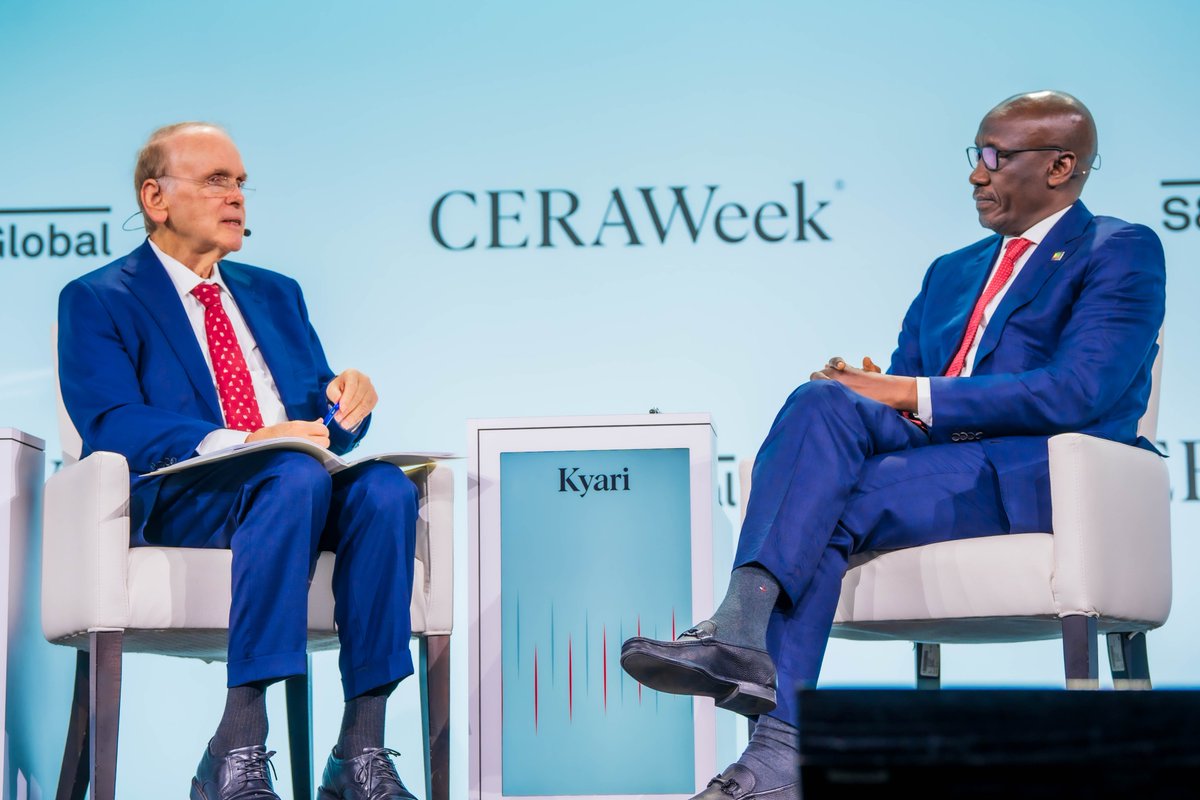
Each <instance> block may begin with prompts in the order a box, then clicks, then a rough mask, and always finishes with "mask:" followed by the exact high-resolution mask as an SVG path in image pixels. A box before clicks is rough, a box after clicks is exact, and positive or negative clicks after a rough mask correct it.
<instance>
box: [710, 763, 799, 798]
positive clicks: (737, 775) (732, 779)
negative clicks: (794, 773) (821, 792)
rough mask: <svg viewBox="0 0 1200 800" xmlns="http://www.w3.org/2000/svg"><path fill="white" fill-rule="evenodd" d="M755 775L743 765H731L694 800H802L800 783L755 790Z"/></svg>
mask: <svg viewBox="0 0 1200 800" xmlns="http://www.w3.org/2000/svg"><path fill="white" fill-rule="evenodd" d="M756 783H757V780H756V779H755V777H754V773H753V772H751V771H750V770H748V769H746V768H745V767H743V766H742V765H741V764H731V765H730V766H729V767H728V768H727V769H726V770H725V771H724V772H722V773H721V774H720V775H718V776H717V777H715V778H713V779H712V780H711V781H709V782H708V787H707V788H706V789H705V790H704V791H703V792H701V793H700V794H698V795H696V796H695V797H693V798H692V800H800V782H799V781H796V782H795V783H789V784H788V785H787V786H777V787H775V788H774V789H759V790H757V791H756V790H755V784H756Z"/></svg>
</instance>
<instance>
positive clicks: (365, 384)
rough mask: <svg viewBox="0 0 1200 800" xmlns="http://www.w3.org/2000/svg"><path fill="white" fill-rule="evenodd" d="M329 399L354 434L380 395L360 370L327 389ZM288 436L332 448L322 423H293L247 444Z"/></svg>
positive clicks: (272, 428)
mask: <svg viewBox="0 0 1200 800" xmlns="http://www.w3.org/2000/svg"><path fill="white" fill-rule="evenodd" d="M325 396H326V397H327V398H329V402H330V404H337V405H338V406H339V408H338V411H337V413H336V414H335V415H334V417H333V418H334V420H335V421H336V422H337V424H338V425H340V426H341V427H342V428H343V429H345V430H348V431H352V430H354V429H355V428H357V427H358V426H359V425H360V424H362V421H363V420H364V419H366V418H367V415H368V414H370V413H371V412H372V411H373V410H374V409H375V405H376V404H377V403H378V402H379V395H378V394H377V393H376V392H375V386H374V384H372V383H371V379H370V378H368V377H367V376H366V375H364V374H363V373H361V372H359V371H358V370H356V369H348V370H346V371H345V372H343V373H342V374H341V375H338V376H337V377H336V378H334V379H333V380H332V381H330V382H329V385H328V386H326V387H325ZM285 436H293V437H299V438H301V439H308V440H309V441H310V442H312V443H313V444H317V445H320V446H321V447H329V428H327V427H326V426H325V425H324V424H323V423H322V422H321V420H320V419H315V420H311V421H309V420H290V421H288V422H281V423H280V424H278V425H268V426H267V427H265V428H259V429H258V430H256V431H254V432H253V433H251V434H250V435H249V436H247V437H246V441H247V442H254V441H258V440H260V439H280V438H283V437H285Z"/></svg>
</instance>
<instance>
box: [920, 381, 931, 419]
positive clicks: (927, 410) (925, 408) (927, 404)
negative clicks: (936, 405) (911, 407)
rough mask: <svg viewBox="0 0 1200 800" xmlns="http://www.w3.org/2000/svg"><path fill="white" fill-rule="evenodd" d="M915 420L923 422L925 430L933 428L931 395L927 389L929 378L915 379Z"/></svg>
mask: <svg viewBox="0 0 1200 800" xmlns="http://www.w3.org/2000/svg"><path fill="white" fill-rule="evenodd" d="M917 419H919V420H921V422H924V423H925V426H926V427H927V428H932V427H933V394H932V393H931V391H930V388H929V378H917Z"/></svg>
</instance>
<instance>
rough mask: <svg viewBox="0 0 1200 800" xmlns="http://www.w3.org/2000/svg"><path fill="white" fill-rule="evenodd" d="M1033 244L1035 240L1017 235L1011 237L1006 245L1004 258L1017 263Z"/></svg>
mask: <svg viewBox="0 0 1200 800" xmlns="http://www.w3.org/2000/svg"><path fill="white" fill-rule="evenodd" d="M1032 245H1033V242H1031V241H1029V240H1028V239H1022V238H1020V237H1017V238H1016V239H1010V240H1009V242H1008V244H1006V245H1004V260H1005V261H1009V262H1012V263H1014V264H1015V263H1016V261H1017V259H1018V258H1020V257H1021V254H1022V253H1024V252H1025V251H1026V250H1028V249H1029V248H1030V247H1031V246H1032Z"/></svg>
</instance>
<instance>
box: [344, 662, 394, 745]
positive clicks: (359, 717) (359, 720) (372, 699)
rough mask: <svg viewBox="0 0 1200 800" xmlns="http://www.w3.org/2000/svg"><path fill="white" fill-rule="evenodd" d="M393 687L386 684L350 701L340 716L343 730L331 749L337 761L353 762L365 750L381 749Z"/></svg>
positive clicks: (390, 684)
mask: <svg viewBox="0 0 1200 800" xmlns="http://www.w3.org/2000/svg"><path fill="white" fill-rule="evenodd" d="M398 683H400V681H396V682H395V683H389V684H385V685H384V686H380V687H378V688H376V689H372V690H371V691H369V692H366V693H364V694H360V695H359V696H358V697H351V698H350V699H349V700H347V701H346V709H345V711H344V712H343V713H342V730H341V733H340V734H339V735H338V740H337V744H336V745H334V748H333V754H334V755H335V756H337V757H338V758H354V757H355V756H359V755H362V751H363V750H365V749H367V748H371V749H374V748H378V747H383V727H384V720H385V712H386V711H387V701H388V697H389V696H390V695H391V693H392V691H393V690H394V689H395V688H396V685H397V684H398Z"/></svg>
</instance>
